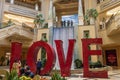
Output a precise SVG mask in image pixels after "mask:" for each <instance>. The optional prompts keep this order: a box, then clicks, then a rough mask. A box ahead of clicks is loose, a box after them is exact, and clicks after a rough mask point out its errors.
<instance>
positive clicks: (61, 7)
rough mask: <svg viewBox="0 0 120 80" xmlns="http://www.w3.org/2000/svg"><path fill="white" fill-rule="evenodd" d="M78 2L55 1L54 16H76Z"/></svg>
mask: <svg viewBox="0 0 120 80" xmlns="http://www.w3.org/2000/svg"><path fill="white" fill-rule="evenodd" d="M78 1H79V0H55V1H54V6H55V8H56V14H58V15H71V14H77V13H78ZM82 1H84V0H82Z"/></svg>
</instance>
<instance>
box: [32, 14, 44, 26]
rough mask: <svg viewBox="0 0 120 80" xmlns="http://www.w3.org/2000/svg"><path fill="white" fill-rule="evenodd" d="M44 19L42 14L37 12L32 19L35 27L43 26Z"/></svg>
mask: <svg viewBox="0 0 120 80" xmlns="http://www.w3.org/2000/svg"><path fill="white" fill-rule="evenodd" d="M44 21H45V20H44V19H43V16H42V14H38V15H37V16H36V18H35V19H34V24H35V27H37V28H39V27H41V28H42V27H43V23H44Z"/></svg>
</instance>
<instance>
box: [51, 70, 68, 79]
mask: <svg viewBox="0 0 120 80" xmlns="http://www.w3.org/2000/svg"><path fill="white" fill-rule="evenodd" d="M50 80H67V79H65V77H61V76H60V75H59V74H58V73H56V72H55V73H54V74H53V75H52V77H51V79H50Z"/></svg>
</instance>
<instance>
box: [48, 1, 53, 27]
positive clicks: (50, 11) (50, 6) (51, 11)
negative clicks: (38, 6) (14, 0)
mask: <svg viewBox="0 0 120 80" xmlns="http://www.w3.org/2000/svg"><path fill="white" fill-rule="evenodd" d="M50 27H53V0H50V5H49V14H48V28H50Z"/></svg>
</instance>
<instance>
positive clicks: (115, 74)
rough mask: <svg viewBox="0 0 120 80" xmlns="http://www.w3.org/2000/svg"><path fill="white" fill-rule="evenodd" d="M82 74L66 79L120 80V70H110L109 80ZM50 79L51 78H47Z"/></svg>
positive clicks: (6, 68) (7, 68)
mask: <svg viewBox="0 0 120 80" xmlns="http://www.w3.org/2000/svg"><path fill="white" fill-rule="evenodd" d="M0 69H5V70H8V71H9V67H8V66H7V67H6V66H4V67H0ZM82 75H83V74H82V73H81V74H72V75H71V76H70V77H66V78H67V80H120V69H117V70H110V71H108V75H109V77H108V78H107V79H104V78H83V77H82ZM46 77H48V78H50V76H46Z"/></svg>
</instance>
